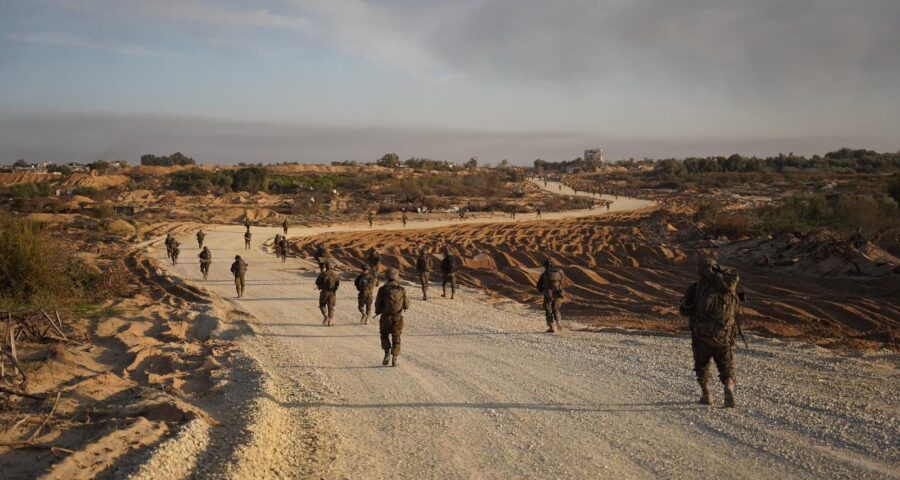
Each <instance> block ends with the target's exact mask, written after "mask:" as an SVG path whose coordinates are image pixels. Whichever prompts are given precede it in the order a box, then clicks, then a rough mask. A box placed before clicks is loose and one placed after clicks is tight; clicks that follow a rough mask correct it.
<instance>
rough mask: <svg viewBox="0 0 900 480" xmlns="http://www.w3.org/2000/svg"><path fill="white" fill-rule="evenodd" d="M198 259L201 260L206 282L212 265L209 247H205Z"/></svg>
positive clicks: (201, 270)
mask: <svg viewBox="0 0 900 480" xmlns="http://www.w3.org/2000/svg"><path fill="white" fill-rule="evenodd" d="M197 257H198V258H199V259H200V273H202V274H203V279H204V280H206V277H208V276H209V266H210V265H211V264H212V252H210V251H209V247H203V250H202V251H201V252H200V253H199V254H198V255H197Z"/></svg>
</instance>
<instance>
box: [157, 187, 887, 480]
mask: <svg viewBox="0 0 900 480" xmlns="http://www.w3.org/2000/svg"><path fill="white" fill-rule="evenodd" d="M636 206H642V205H641V204H639V205H635V204H628V202H627V201H625V200H624V199H623V200H620V201H619V202H616V203H614V204H613V209H611V210H624V209H630V208H635V207H636ZM603 210H605V209H603ZM586 213H588V212H567V213H564V214H550V213H547V214H545V215H544V217H545V219H552V218H554V217H555V216H571V215H583V214H586ZM590 213H591V214H598V213H600V212H598V211H596V210H595V211H593V212H590ZM603 213H605V212H603ZM524 217H525V216H522V217H521V218H524ZM473 221H476V222H478V221H482V219H473ZM484 221H496V219H484ZM441 223H443V224H446V223H453V222H434V224H431V223H418V224H413V225H411V227H413V226H415V227H417V228H418V227H428V226H439V224H441ZM411 227H410V228H411ZM379 228H398V229H399V228H402V227H401V225H399V224H396V225H393V224H391V225H379ZM335 229H340V230H344V229H365V228H363V227H355V226H352V227H335ZM277 231H278V230H276V229H269V228H254V229H253V232H254V237H255V238H254V248H253V249H251V250H249V251H245V250H243V240H242V232H243V228H242V227H236V226H228V227H219V228H215V229H213V230H210V231H208V236H207V242H206V243H207V245H209V246H210V248H211V250H212V251H213V253H214V256H215V261H216V263H214V265H213V268H212V271H211V275H210V279H209V280H207V281H203V280H202V279H200V275H199V268H198V266H197V264H196V262H195V260H194V256H195V255H196V253H197V250H196V248H195V247H196V242H195V240H194V239H193V238H189V237H185V238H182V239H181V240H182V252H183V253H182V263H181V264H180V265H178V266H174V267H172V266H167V267H166V269H167V270H168V272H169V273H170V274H172V275H174V276H178V277H181V278H183V279H184V280H185V281H188V282H191V283H193V284H195V285H198V286H202V287H205V288H207V289H209V290H210V291H211V292H213V293H215V294H218V295H221V296H222V297H225V298H230V299H232V300H231V301H232V302H235V303H236V304H237V305H238V306H239V308H241V309H242V310H245V311H246V312H247V313H249V314H251V315H252V317H253V318H252V319H250V320H249V321H250V322H251V324H252V325H253V326H254V329H255V330H256V332H257V334H256V335H255V336H253V337H252V338H250V339H246V340H245V341H246V342H248V345H249V347H248V351H250V352H251V355H255V356H257V357H258V359H259V361H260V364H261V365H262V366H263V374H264V375H265V376H267V378H269V379H270V380H271V381H272V382H273V383H275V384H278V385H281V387H283V388H281V390H282V391H283V392H286V393H285V394H284V395H271V394H265V397H266V398H265V399H264V402H265V403H266V404H269V405H270V407H271V409H270V410H269V411H268V413H266V416H267V419H266V420H265V421H262V422H260V425H262V426H261V427H259V426H258V427H256V429H257V430H264V431H265V432H257V433H256V435H253V436H250V437H249V439H248V440H247V442H248V445H245V446H244V449H243V453H241V452H239V453H241V454H240V455H232V456H230V457H229V458H221V457H217V456H216V455H209V452H204V455H202V456H201V460H199V461H198V465H197V466H196V467H195V469H194V476H197V477H223V478H252V477H257V478H267V477H275V476H287V477H291V476H297V477H299V476H306V477H316V478H318V477H324V478H417V479H418V478H648V477H663V478H760V477H763V476H768V477H774V478H791V477H796V478H823V477H825V478H898V474H897V472H898V471H900V460H898V459H900V440H898V435H897V432H898V427H900V420H898V418H900V398H898V395H900V394H898V392H900V377H898V374H897V365H898V362H897V357H896V356H894V355H891V354H887V353H884V354H871V355H867V356H866V357H862V358H860V357H846V356H841V355H837V354H834V353H832V352H829V351H825V350H822V349H819V348H816V347H808V346H802V345H792V344H788V343H784V342H780V341H774V340H762V339H755V340H753V341H752V344H751V347H750V349H749V350H744V349H741V350H740V351H739V353H738V375H739V377H738V402H739V408H738V409H736V410H724V409H721V408H707V407H701V406H699V405H696V404H695V403H694V402H695V400H696V393H697V392H696V386H695V384H694V381H693V375H692V372H691V371H690V368H691V367H690V366H691V358H690V347H689V340H688V339H687V338H685V337H680V336H655V335H635V334H630V333H628V332H620V333H615V332H609V333H588V332H579V331H576V330H574V328H577V327H578V326H577V325H568V326H569V327H570V329H569V330H567V331H565V332H563V333H562V334H558V335H546V334H543V333H538V332H541V331H543V329H544V324H543V319H542V318H541V315H540V314H539V313H538V312H536V311H535V310H533V309H530V308H528V307H526V306H522V305H518V304H512V303H504V304H500V305H496V304H494V305H491V304H489V303H488V302H487V301H486V300H487V299H486V298H485V297H484V296H483V295H482V294H481V293H479V292H476V291H471V290H465V289H464V290H463V292H462V294H458V295H457V299H456V300H452V301H451V300H449V299H443V298H440V296H439V295H434V298H433V299H431V300H429V301H428V302H423V301H420V300H419V296H418V294H417V290H416V289H415V288H409V289H408V292H409V294H410V295H411V298H412V299H413V305H412V308H411V309H410V311H409V312H408V313H407V315H406V319H407V321H406V325H407V327H406V330H405V332H404V343H403V350H404V351H403V355H402V359H403V364H402V365H401V366H400V367H398V368H391V367H381V365H380V360H381V356H382V352H381V349H380V345H379V341H378V336H377V325H376V324H375V323H374V322H372V323H370V324H369V325H358V324H357V321H358V319H359V315H358V313H357V311H356V299H355V297H356V293H355V291H353V290H354V289H353V287H352V281H351V278H350V277H349V275H348V276H347V277H345V281H344V283H343V284H342V287H341V289H340V291H339V294H338V306H337V319H336V323H337V324H336V325H335V326H334V327H331V328H328V327H323V326H321V316H320V314H319V311H318V308H317V304H316V300H317V292H316V291H315V290H314V287H313V275H312V273H311V272H310V271H309V270H307V268H308V267H309V266H310V264H309V263H308V262H307V261H305V260H303V259H289V261H288V262H287V263H284V264H282V263H281V262H279V261H277V260H276V259H275V258H274V257H273V256H271V255H269V254H268V253H266V252H265V251H264V250H263V249H260V248H259V244H260V243H261V242H262V241H263V240H267V239H270V238H271V237H272V236H274V234H275V233H276V232H277ZM322 231H323V229H315V228H310V229H294V230H292V231H291V232H290V234H291V236H296V235H311V234H317V233H321V232H322ZM235 254H241V255H242V256H244V257H245V258H246V259H247V261H248V263H249V270H248V287H247V295H246V297H245V298H243V299H241V300H235V299H233V297H234V287H233V283H232V281H231V279H230V274H229V273H228V266H229V265H230V263H231V259H232V258H233V257H234V255H235ZM149 255H151V256H154V257H156V258H159V259H160V263H161V264H162V263H164V261H163V260H164V258H160V257H164V253H163V252H162V251H161V250H159V249H151V250H150V252H149ZM438 289H439V285H433V291H432V293H435V292H436V291H437V290H438ZM297 388H302V389H305V390H304V391H303V392H297V391H296V389H297ZM716 394H717V395H716V401H717V403H720V402H721V392H719V391H718V389H717V390H716ZM304 416H305V417H309V416H311V417H312V418H314V420H315V421H314V422H312V423H310V422H306V423H305V424H306V425H312V426H309V427H308V428H314V429H317V430H318V431H317V432H315V434H316V435H319V436H321V437H322V438H325V439H326V440H327V442H325V443H327V444H328V445H329V447H328V448H327V449H319V450H315V449H309V448H305V447H304V445H302V444H300V443H298V441H297V438H296V435H297V434H298V431H297V430H292V429H291V428H287V427H284V428H282V426H283V425H292V424H295V423H298V422H295V421H294V420H295V419H296V418H300V417H304ZM268 417H271V418H268ZM222 428H224V429H225V430H224V432H225V433H227V426H225V427H222ZM267 432H268V434H267ZM305 433H306V434H308V433H309V432H305ZM220 434H221V433H220ZM211 435H216V432H215V429H213V432H212V433H211ZM213 453H214V452H213ZM205 459H215V460H214V461H216V462H222V463H223V464H225V465H226V467H223V468H213V469H207V468H204V465H203V462H208V461H212V460H205ZM279 464H284V465H279ZM292 465H307V466H309V465H313V466H312V467H309V468H307V469H304V470H300V469H298V468H296V467H293V466H292ZM198 472H201V473H198ZM209 472H213V473H209Z"/></svg>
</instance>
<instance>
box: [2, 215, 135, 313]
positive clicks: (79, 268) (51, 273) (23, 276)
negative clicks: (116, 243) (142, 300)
mask: <svg viewBox="0 0 900 480" xmlns="http://www.w3.org/2000/svg"><path fill="white" fill-rule="evenodd" d="M69 251H70V250H69V248H68V246H67V245H64V244H63V243H62V241H60V240H58V239H57V238H55V237H54V236H53V235H52V234H51V233H50V232H48V231H47V230H46V229H45V228H44V226H43V225H42V224H40V223H37V222H33V221H30V220H25V219H21V218H17V217H13V216H11V215H8V214H5V213H0V308H4V309H16V308H23V307H28V306H62V305H66V304H74V303H84V302H95V301H99V300H102V299H105V298H108V297H109V296H112V295H117V294H119V293H121V292H123V291H124V290H123V289H125V288H126V287H127V285H128V282H127V281H125V272H124V269H123V268H122V267H121V266H119V265H116V266H114V267H112V268H108V269H105V270H98V269H95V268H90V267H88V266H87V265H86V264H85V263H84V262H83V261H82V260H80V259H79V258H78V257H74V256H71V255H68V254H67V252H69Z"/></svg>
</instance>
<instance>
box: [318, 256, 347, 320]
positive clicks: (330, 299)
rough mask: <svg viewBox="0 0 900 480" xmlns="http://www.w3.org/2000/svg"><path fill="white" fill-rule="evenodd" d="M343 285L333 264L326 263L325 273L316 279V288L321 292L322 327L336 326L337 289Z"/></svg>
mask: <svg viewBox="0 0 900 480" xmlns="http://www.w3.org/2000/svg"><path fill="white" fill-rule="evenodd" d="M340 285H341V276H340V274H338V272H336V271H335V269H334V264H333V262H332V261H331V260H330V259H329V260H326V261H325V271H324V272H322V273H320V274H319V276H318V277H316V288H317V289H318V290H319V311H321V312H322V325H328V326H329V327H330V326H332V325H333V324H334V304H335V301H336V300H337V289H338V287H339V286H340Z"/></svg>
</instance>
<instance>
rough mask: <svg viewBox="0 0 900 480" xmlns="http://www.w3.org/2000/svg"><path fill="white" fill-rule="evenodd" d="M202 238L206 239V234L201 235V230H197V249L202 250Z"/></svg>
mask: <svg viewBox="0 0 900 480" xmlns="http://www.w3.org/2000/svg"><path fill="white" fill-rule="evenodd" d="M204 238H206V234H205V233H203V230H197V248H203V239H204Z"/></svg>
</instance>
